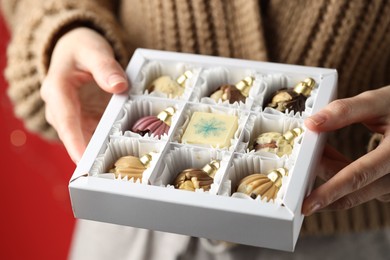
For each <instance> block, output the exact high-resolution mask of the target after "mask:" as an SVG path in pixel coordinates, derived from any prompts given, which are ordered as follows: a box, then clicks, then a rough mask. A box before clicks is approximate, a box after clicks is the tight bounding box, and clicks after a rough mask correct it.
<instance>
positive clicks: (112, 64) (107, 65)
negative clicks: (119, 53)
mask: <svg viewBox="0 0 390 260" xmlns="http://www.w3.org/2000/svg"><path fill="white" fill-rule="evenodd" d="M116 67H117V62H116V60H115V59H114V58H112V57H109V56H108V57H102V58H101V59H100V60H99V61H98V62H97V68H98V69H99V70H100V71H110V70H112V68H116Z"/></svg>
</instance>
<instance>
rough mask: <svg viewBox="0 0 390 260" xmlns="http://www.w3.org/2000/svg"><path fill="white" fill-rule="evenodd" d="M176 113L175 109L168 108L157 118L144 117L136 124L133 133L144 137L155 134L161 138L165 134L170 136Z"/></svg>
mask: <svg viewBox="0 0 390 260" xmlns="http://www.w3.org/2000/svg"><path fill="white" fill-rule="evenodd" d="M174 113H175V108H174V107H168V108H166V109H164V110H163V111H161V112H160V113H159V114H158V115H157V116H146V117H142V118H140V119H138V120H137V122H135V124H134V126H133V127H132V129H131V131H133V132H134V133H138V134H140V135H142V136H144V135H145V134H154V135H155V136H158V137H159V138H160V137H161V136H162V135H163V134H168V131H169V128H170V126H171V119H172V116H173V115H174Z"/></svg>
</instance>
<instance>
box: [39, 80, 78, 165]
mask: <svg viewBox="0 0 390 260" xmlns="http://www.w3.org/2000/svg"><path fill="white" fill-rule="evenodd" d="M65 82H66V81H63V80H61V79H56V78H54V77H47V78H46V79H45V81H44V82H43V84H42V88H41V96H42V98H43V100H44V101H45V103H46V110H45V111H46V119H47V121H48V122H49V123H50V124H51V125H52V126H53V127H54V128H55V129H56V131H57V133H58V135H59V138H60V139H61V141H62V142H63V144H64V146H65V148H66V150H67V151H68V154H69V156H70V157H71V158H72V160H73V161H74V162H75V163H77V162H78V161H79V160H80V159H81V156H82V153H83V152H84V150H85V148H86V142H85V139H84V136H83V133H82V130H81V127H80V125H81V122H80V106H79V103H78V102H77V99H78V97H77V92H76V91H75V89H73V88H70V87H69V86H66V85H65V84H66V83H65Z"/></svg>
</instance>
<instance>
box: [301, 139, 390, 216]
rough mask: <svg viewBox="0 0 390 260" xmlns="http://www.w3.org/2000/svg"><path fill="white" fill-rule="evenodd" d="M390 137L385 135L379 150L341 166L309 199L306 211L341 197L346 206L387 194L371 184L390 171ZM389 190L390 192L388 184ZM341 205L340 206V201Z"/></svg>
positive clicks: (304, 207) (310, 212)
mask: <svg viewBox="0 0 390 260" xmlns="http://www.w3.org/2000/svg"><path fill="white" fill-rule="evenodd" d="M389 140H390V139H389V138H387V139H386V138H385V139H384V141H383V143H381V145H380V146H378V148H377V149H375V150H373V151H372V152H370V153H368V154H366V155H365V156H363V157H361V158H360V159H358V160H356V161H354V162H353V163H351V164H349V165H348V166H346V167H345V168H343V169H341V170H340V171H339V172H338V173H337V174H335V175H334V176H333V177H332V178H330V179H329V181H327V182H326V183H324V184H323V185H321V186H320V187H318V188H317V189H316V190H314V191H313V192H312V193H311V194H310V195H309V196H308V197H307V198H306V199H305V201H304V203H303V206H302V213H303V214H304V215H310V214H312V213H314V212H315V211H318V210H320V209H322V208H326V207H328V206H329V205H331V204H333V203H334V202H335V201H337V200H339V199H340V198H343V197H345V196H346V198H345V199H344V201H343V200H341V202H338V203H341V205H343V204H342V203H346V204H344V206H350V205H352V204H353V203H352V202H356V203H357V202H358V201H359V200H364V199H367V198H369V197H378V196H382V195H384V194H385V193H384V192H383V190H379V189H378V190H375V189H373V188H372V186H371V187H370V186H369V185H371V184H372V183H374V182H375V181H376V180H378V179H380V178H382V177H383V176H385V175H387V174H388V173H389V172H390V162H389V159H388V154H389V153H390V142H389ZM364 189H367V190H369V191H370V193H368V194H367V195H365V196H366V197H365V196H363V195H361V193H360V192H364ZM386 189H387V193H388V186H387V187H386ZM356 192H358V193H356ZM357 194H358V195H357ZM338 205H339V207H340V204H338ZM336 206H337V204H336Z"/></svg>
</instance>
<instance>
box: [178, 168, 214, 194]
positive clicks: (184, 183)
mask: <svg viewBox="0 0 390 260" xmlns="http://www.w3.org/2000/svg"><path fill="white" fill-rule="evenodd" d="M219 166H220V164H219V161H218V160H212V161H211V162H210V163H208V164H206V165H205V166H204V167H203V168H202V169H198V168H190V169H186V170H184V171H182V172H181V173H179V174H178V175H177V177H176V178H175V180H174V182H173V184H174V186H175V188H176V189H181V190H188V191H195V189H203V190H204V191H208V190H210V187H211V184H213V182H214V179H213V178H214V175H215V173H216V172H217V170H218V169H219Z"/></svg>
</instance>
